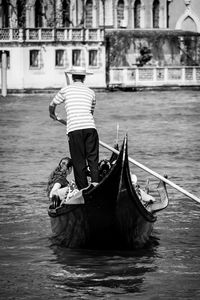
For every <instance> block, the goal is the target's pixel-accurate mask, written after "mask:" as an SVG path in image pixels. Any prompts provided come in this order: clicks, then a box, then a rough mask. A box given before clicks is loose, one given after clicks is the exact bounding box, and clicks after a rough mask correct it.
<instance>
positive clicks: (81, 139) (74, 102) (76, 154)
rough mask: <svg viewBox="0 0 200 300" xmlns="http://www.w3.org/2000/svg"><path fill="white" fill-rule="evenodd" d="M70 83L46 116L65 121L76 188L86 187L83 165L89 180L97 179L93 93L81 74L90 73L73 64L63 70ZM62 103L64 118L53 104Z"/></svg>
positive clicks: (58, 94) (56, 97)
mask: <svg viewBox="0 0 200 300" xmlns="http://www.w3.org/2000/svg"><path fill="white" fill-rule="evenodd" d="M67 73H69V74H72V80H73V83H72V84H70V85H67V86H66V87H64V88H62V89H61V90H60V91H59V92H58V93H57V94H56V96H55V97H54V98H53V100H52V101H51V103H50V105H49V114H50V117H51V118H52V119H54V120H58V121H60V122H62V123H64V124H66V133H67V135H68V142H69V150H70V154H71V158H72V161H73V168H74V177H75V181H76V185H77V187H78V189H79V190H80V189H83V188H85V187H87V186H88V180H87V164H88V166H89V169H90V174H91V181H92V182H98V181H99V175H98V161H99V137H98V133H97V130H96V126H95V122H94V117H93V113H94V109H95V105H96V99H95V93H94V91H93V90H91V89H90V88H88V87H87V86H86V85H85V84H84V80H85V76H86V75H87V74H91V73H88V72H86V70H85V69H83V68H80V67H76V68H73V69H72V70H71V71H69V72H67ZM61 103H64V104H65V110H66V121H65V120H63V119H60V118H59V117H58V116H57V115H56V114H55V109H56V106H57V105H60V104H61Z"/></svg>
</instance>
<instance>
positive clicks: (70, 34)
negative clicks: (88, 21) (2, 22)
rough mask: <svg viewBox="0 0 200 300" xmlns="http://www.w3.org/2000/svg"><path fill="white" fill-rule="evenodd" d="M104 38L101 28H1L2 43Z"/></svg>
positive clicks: (86, 40) (100, 39)
mask: <svg viewBox="0 0 200 300" xmlns="http://www.w3.org/2000/svg"><path fill="white" fill-rule="evenodd" d="M103 40H104V30H103V29H99V28H98V29H97V28H88V29H83V28H25V29H18V28H0V43H2V42H54V41H62V42H63V41H64V42H65V41H66V42H67V41H80V42H83V41H85V42H88V41H93V42H101V41H103Z"/></svg>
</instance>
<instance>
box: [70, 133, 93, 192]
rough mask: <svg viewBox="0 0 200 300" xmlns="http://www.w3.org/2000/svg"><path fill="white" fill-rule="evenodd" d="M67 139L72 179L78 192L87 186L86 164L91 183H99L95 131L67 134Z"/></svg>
mask: <svg viewBox="0 0 200 300" xmlns="http://www.w3.org/2000/svg"><path fill="white" fill-rule="evenodd" d="M68 138H69V150H70V154H71V158H72V162H73V170H74V178H75V182H76V185H77V187H78V189H79V190H80V189H83V188H85V187H87V186H88V180H87V164H88V166H89V168H90V173H91V181H92V182H98V181H99V173H98V162H99V136H98V133H97V131H96V129H94V128H88V129H81V130H75V131H72V132H69V133H68Z"/></svg>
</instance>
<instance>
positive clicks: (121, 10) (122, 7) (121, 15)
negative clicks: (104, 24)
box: [117, 0, 124, 27]
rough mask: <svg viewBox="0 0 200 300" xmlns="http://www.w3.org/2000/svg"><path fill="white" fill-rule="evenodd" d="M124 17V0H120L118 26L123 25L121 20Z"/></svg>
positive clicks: (118, 4)
mask: <svg viewBox="0 0 200 300" xmlns="http://www.w3.org/2000/svg"><path fill="white" fill-rule="evenodd" d="M123 19H124V1H123V0H119V1H118V3H117V27H120V26H121V21H122V20H123Z"/></svg>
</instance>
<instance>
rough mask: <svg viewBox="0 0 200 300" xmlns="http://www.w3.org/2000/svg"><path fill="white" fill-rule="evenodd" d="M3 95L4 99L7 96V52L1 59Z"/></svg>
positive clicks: (3, 53)
mask: <svg viewBox="0 0 200 300" xmlns="http://www.w3.org/2000/svg"><path fill="white" fill-rule="evenodd" d="M1 62H2V65H1V94H2V96H3V97H6V96H7V54H6V52H5V51H3V52H2V59H1Z"/></svg>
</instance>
